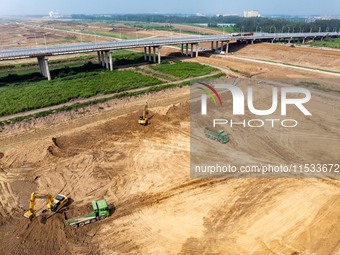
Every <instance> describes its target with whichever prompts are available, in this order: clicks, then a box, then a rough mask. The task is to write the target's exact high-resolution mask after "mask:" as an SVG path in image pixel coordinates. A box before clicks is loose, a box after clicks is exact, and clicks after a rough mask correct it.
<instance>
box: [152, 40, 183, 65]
mask: <svg viewBox="0 0 340 255" xmlns="http://www.w3.org/2000/svg"><path fill="white" fill-rule="evenodd" d="M182 45H183V44H182ZM160 63H161V46H158V64H160Z"/></svg>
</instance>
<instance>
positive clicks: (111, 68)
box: [109, 50, 113, 71]
mask: <svg viewBox="0 0 340 255" xmlns="http://www.w3.org/2000/svg"><path fill="white" fill-rule="evenodd" d="M109 58H110V71H113V61H112V51H111V50H110V52H109Z"/></svg>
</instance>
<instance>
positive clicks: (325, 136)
mask: <svg viewBox="0 0 340 255" xmlns="http://www.w3.org/2000/svg"><path fill="white" fill-rule="evenodd" d="M255 47H258V50H259V52H261V51H262V52H263V53H262V55H260V53H256V54H259V59H265V58H266V56H272V57H273V58H274V57H276V55H275V54H276V50H275V49H273V50H271V49H270V50H268V54H267V53H266V52H265V50H264V49H262V47H263V46H257V45H256V46H255ZM275 47H276V46H275ZM278 47H281V46H278ZM282 47H283V46H282ZM247 48H248V47H247ZM247 48H243V49H242V50H240V51H239V53H237V54H240V55H241V54H244V55H242V56H246V57H249V56H250V55H252V54H253V52H252V51H253V50H252V49H251V48H250V47H249V49H247ZM292 50H295V51H290V49H289V50H287V51H285V53H284V54H287V55H286V56H285V59H287V60H289V61H293V58H294V57H297V56H298V54H297V52H300V49H299V48H295V49H292ZM173 51H175V49H173V48H169V49H168V51H167V53H172V52H173ZM248 51H249V52H248ZM302 51H305V50H304V49H303V50H302V49H301V54H300V55H302V56H301V58H307V57H305V55H311V56H316V55H320V54H319V52H316V53H315V55H313V54H314V53H313V50H312V49H310V50H309V51H308V52H302ZM287 52H288V53H287ZM271 54H272V55H271ZM327 54H328V53H325V56H326V58H328V56H327ZM336 54H337V53H334V54H333V55H332V56H329V58H330V59H332V61H333V60H334V61H337V55H336ZM256 58H257V57H256ZM319 58H320V59H321V58H322V56H321V55H320V56H319ZM310 59H311V60H310V62H308V63H309V64H310V65H312V66H313V67H316V68H324V67H327V61H329V60H326V61H325V62H322V61H317V60H315V61H314V60H313V59H314V58H313V57H310ZM190 61H199V62H201V63H206V64H211V65H214V66H217V67H218V68H220V69H221V70H225V71H226V72H227V73H229V72H230V69H229V68H228V67H231V68H233V69H235V70H238V71H239V72H238V73H237V72H236V73H234V75H235V76H245V77H248V78H252V79H254V80H255V78H256V79H264V78H271V79H273V78H274V79H275V78H283V79H287V78H291V79H292V83H294V82H295V81H298V80H299V79H306V78H308V79H311V80H313V81H316V82H318V83H319V84H321V85H322V86H324V87H325V88H332V89H338V90H339V85H338V83H336V81H334V80H332V79H330V80H328V79H325V78H327V77H326V76H324V75H320V74H312V73H306V72H303V71H297V70H292V69H289V68H282V67H273V66H267V65H265V64H257V65H254V64H253V63H249V62H246V61H240V60H236V59H233V60H232V59H228V56H223V57H220V56H216V55H211V56H204V57H203V56H202V57H199V58H197V59H191V60H190ZM306 61H307V60H306ZM308 61H309V60H308ZM283 62H284V61H283ZM327 69H328V67H327ZM336 71H340V70H339V68H338V69H336ZM261 86H262V87H263V86H265V85H263V84H259V87H261ZM312 93H313V100H312V101H311V102H310V103H308V109H310V111H311V112H312V113H313V116H311V117H308V118H304V117H303V116H301V114H298V112H293V114H292V117H293V118H295V119H297V120H298V121H299V122H300V128H299V129H298V130H297V132H295V133H294V135H291V133H290V132H287V131H285V130H281V129H279V130H276V131H272V130H270V129H259V130H243V129H235V130H229V132H231V142H230V143H228V144H227V145H226V146H227V147H226V148H225V150H226V155H228V157H229V159H230V162H237V161H243V162H247V160H249V159H251V162H255V163H262V162H268V160H270V162H273V163H282V162H288V161H290V160H295V161H303V163H312V162H314V161H323V162H329V163H330V162H332V163H340V157H339V153H338V151H339V149H340V147H339V144H340V130H339V126H340V119H339V110H340V100H339V99H340V94H339V93H336V92H331V91H328V92H327V91H326V92H325V91H322V90H314V89H312ZM268 97H269V95H268V94H267V93H263V94H261V95H258V96H257V97H256V102H257V103H258V104H259V106H262V105H263V101H264V99H266V98H268ZM188 100H189V89H188V88H187V87H183V88H176V89H171V90H167V91H162V92H159V93H156V94H151V95H144V96H140V97H137V98H133V99H121V100H112V101H109V102H106V103H103V104H100V105H95V106H90V107H86V108H84V109H80V110H77V111H70V112H67V113H57V114H55V115H50V116H47V117H44V118H40V119H36V120H29V121H26V122H22V123H16V124H13V125H9V126H5V127H3V128H2V129H1V130H2V131H1V132H0V151H1V152H3V154H4V157H2V158H0V215H1V216H0V233H1V235H2V238H1V239H0V254H33V253H34V254H47V253H54V254H157V255H158V254H259V255H260V254H261V255H262V254H287V255H293V254H294V255H297V254H322V255H323V254H325V255H328V254H334V255H339V254H340V241H339V235H338V233H339V231H340V181H339V179H191V178H190V171H189V168H190V167H189V165H190V116H189V102H188ZM146 101H148V102H149V107H150V113H151V116H152V118H151V125H149V126H147V127H143V126H139V125H138V124H137V119H138V115H139V114H140V113H141V110H142V109H143V104H144V103H145V102H146ZM228 102H229V101H228ZM52 137H55V138H56V141H57V142H56V144H57V145H54V144H53V143H52ZM202 139H204V138H202ZM50 146H51V147H50ZM49 147H50V150H49V151H48V148H49ZM33 191H38V192H48V193H51V194H56V193H61V194H65V195H67V196H69V197H71V198H72V199H73V200H74V202H73V203H72V204H71V205H69V209H68V212H67V214H70V215H81V214H85V213H87V212H89V211H91V209H90V207H89V204H90V202H91V201H92V200H94V199H101V198H104V199H106V200H107V201H108V202H109V203H110V204H112V205H114V207H115V211H114V212H113V214H112V215H111V216H110V217H109V218H107V219H105V220H103V221H99V222H96V223H92V224H90V225H87V226H84V227H82V228H79V229H76V230H74V229H70V228H68V227H66V226H64V224H63V214H56V215H54V216H52V217H51V218H49V219H48V220H47V222H46V223H43V222H41V211H42V209H43V208H44V202H43V201H38V203H37V206H36V209H37V217H36V218H34V219H33V220H32V221H31V222H30V221H29V220H27V219H26V218H24V217H23V213H24V212H25V210H27V207H28V203H29V195H30V193H31V192H33Z"/></svg>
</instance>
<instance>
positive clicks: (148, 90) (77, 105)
mask: <svg viewBox="0 0 340 255" xmlns="http://www.w3.org/2000/svg"><path fill="white" fill-rule="evenodd" d="M223 76H225V74H224V73H222V72H220V73H218V74H214V75H211V76H209V77H207V78H206V79H217V78H220V77H223ZM193 83H194V81H184V82H178V83H172V84H165V85H157V86H152V87H149V88H146V89H143V90H138V91H134V92H122V93H119V94H116V95H113V96H112V97H107V98H103V99H95V100H91V101H88V102H85V103H75V104H73V105H70V106H64V107H60V108H58V109H56V110H47V111H43V112H39V113H36V114H32V115H26V116H21V117H16V118H13V119H10V120H6V121H2V122H0V125H5V124H9V123H15V122H20V121H23V120H27V119H31V118H39V117H44V116H47V115H50V114H53V113H56V112H63V111H70V110H77V109H79V108H82V107H86V106H89V105H95V104H99V103H104V102H107V101H109V100H112V99H119V98H123V97H132V96H138V95H142V94H147V93H155V92H158V91H161V90H166V89H170V88H176V87H179V88H181V87H184V86H190V85H191V84H193Z"/></svg>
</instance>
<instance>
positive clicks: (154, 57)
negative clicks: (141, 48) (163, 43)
mask: <svg viewBox="0 0 340 255" xmlns="http://www.w3.org/2000/svg"><path fill="white" fill-rule="evenodd" d="M152 48H153V62H154V63H156V47H152Z"/></svg>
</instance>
